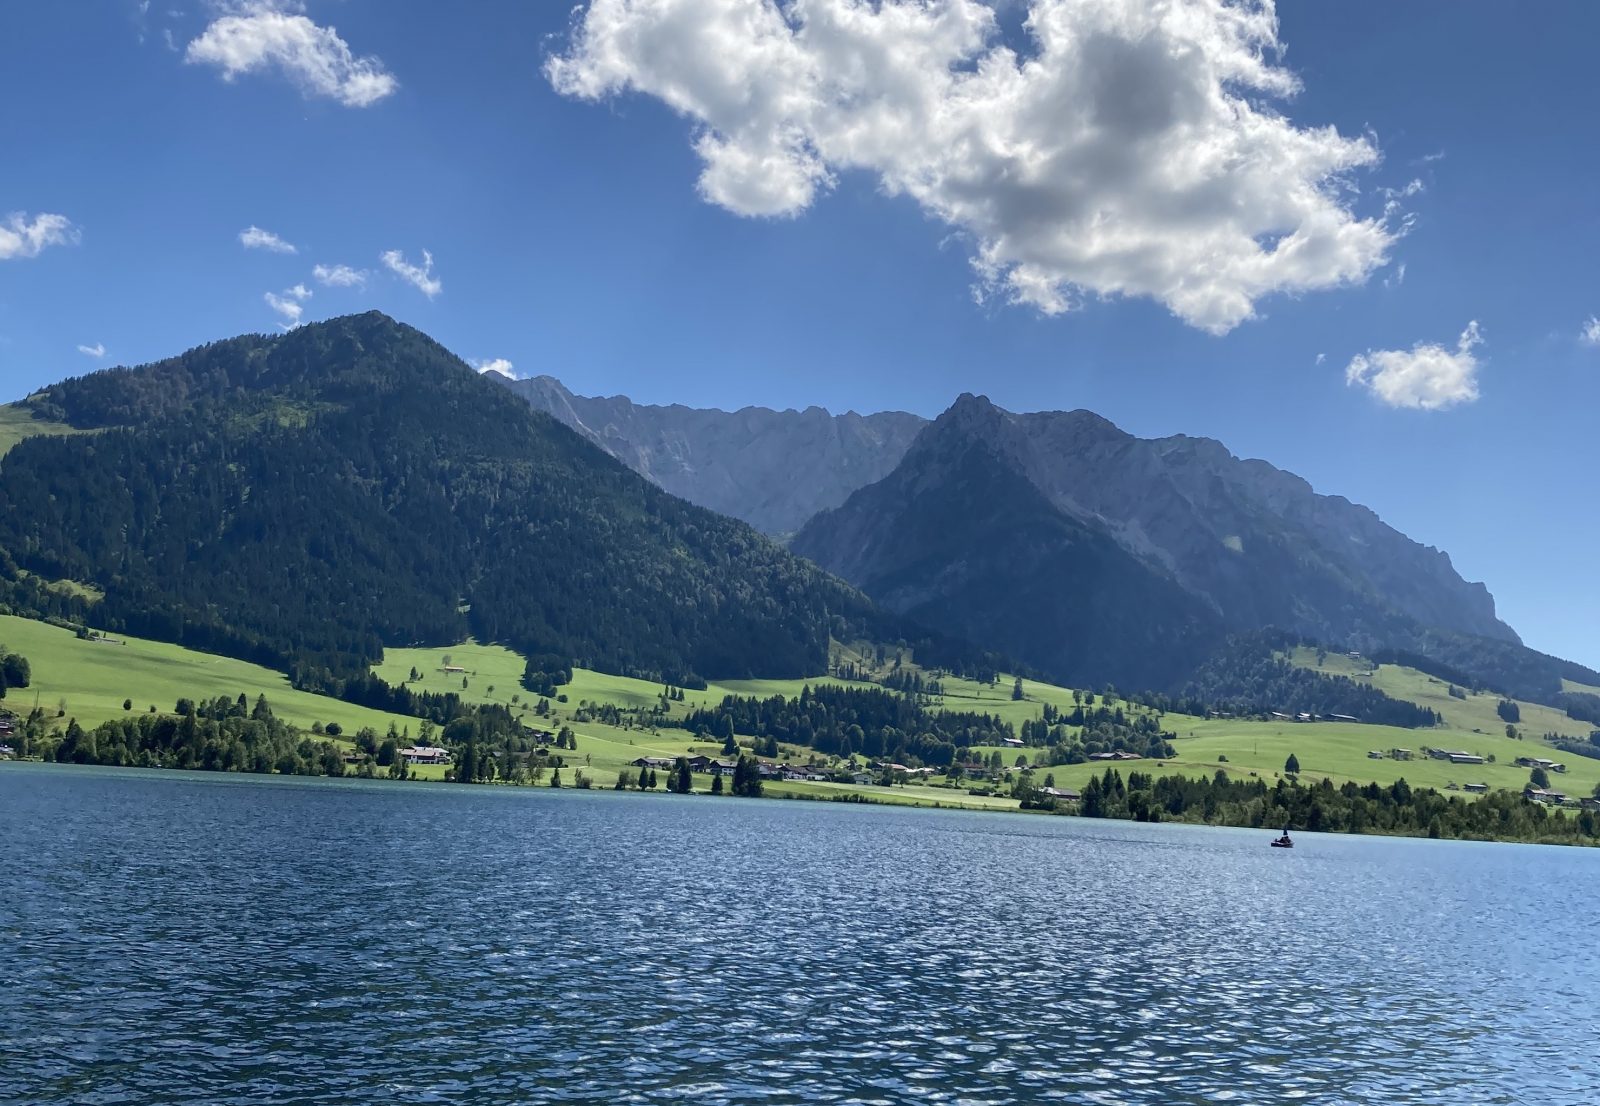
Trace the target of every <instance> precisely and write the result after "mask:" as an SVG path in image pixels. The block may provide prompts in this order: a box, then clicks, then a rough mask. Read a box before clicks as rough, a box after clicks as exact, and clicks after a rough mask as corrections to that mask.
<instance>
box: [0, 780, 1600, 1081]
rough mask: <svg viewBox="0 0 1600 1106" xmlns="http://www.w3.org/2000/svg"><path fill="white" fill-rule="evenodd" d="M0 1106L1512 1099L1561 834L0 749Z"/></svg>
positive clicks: (1566, 1077) (1586, 953) (1578, 1023)
mask: <svg viewBox="0 0 1600 1106" xmlns="http://www.w3.org/2000/svg"><path fill="white" fill-rule="evenodd" d="M0 835H3V839H4V840H5V842H6V846H7V847H6V848H5V849H4V850H0V888H5V889H6V890H5V892H4V894H3V895H0V969H3V971H0V1057H4V1062H3V1063H0V1101H4V1102H18V1103H30V1104H32V1103H55V1102H73V1103H92V1104H103V1106H143V1104H150V1103H182V1102H204V1103H229V1104H231V1103H266V1102H296V1103H302V1102H303V1103H341V1104H347V1103H386V1104H387V1103H490V1104H498V1103H534V1102H540V1103H542V1102H555V1103H600V1102H606V1103H611V1102H640V1103H664V1102H688V1103H708V1104H729V1106H733V1104H766V1106H780V1104H786V1103H802V1102H839V1103H860V1104H877V1103H882V1104H885V1106H889V1104H895V1106H898V1104H903V1103H930V1104H933V1103H950V1104H971V1106H1007V1104H1013V1103H1041V1102H1043V1103H1053V1102H1072V1103H1105V1104H1114V1106H1126V1104H1141V1103H1163V1104H1165V1103H1228V1104H1242V1103H1259V1102H1297V1103H1319V1104H1320V1103H1378V1102H1381V1103H1406V1104H1410V1103H1416V1104H1427V1103H1452V1104H1454V1103H1461V1102H1474V1103H1477V1102H1483V1103H1511V1102H1527V1101H1535V1100H1537V1101H1541V1102H1544V1103H1568V1102H1574V1103H1575V1102H1579V1101H1589V1100H1591V1099H1592V1094H1593V1092H1594V1090H1595V1089H1596V1088H1597V1087H1600V1063H1597V1061H1596V1049H1595V1047H1594V1042H1595V1040H1597V1039H1600V1014H1597V1011H1600V1004H1597V1003H1596V1002H1595V1001H1594V996H1595V995H1596V994H1600V962H1597V959H1596V957H1595V954H1594V953H1593V951H1592V949H1593V943H1592V941H1590V940H1588V939H1587V937H1588V934H1587V926H1586V923H1585V920H1584V915H1583V912H1581V911H1577V910H1572V909H1568V908H1566V907H1563V906H1555V905H1552V904H1551V903H1550V900H1549V899H1548V897H1547V896H1546V895H1545V894H1544V893H1543V892H1542V891H1539V890H1538V889H1540V888H1552V887H1558V888H1563V889H1565V891H1566V893H1568V894H1570V895H1574V896H1579V897H1581V896H1582V893H1583V892H1582V889H1583V888H1585V887H1592V886H1594V885H1595V882H1596V874H1597V872H1600V866H1597V865H1600V856H1597V855H1596V854H1594V853H1590V852H1583V853H1579V852H1571V851H1563V850H1555V849H1538V848H1525V847H1518V846H1488V845H1471V844H1453V843H1439V842H1417V841H1386V840H1381V839H1374V838H1324V837H1308V838H1307V840H1306V842H1305V847H1304V848H1303V849H1298V850H1296V851H1295V853H1293V854H1291V855H1288V856H1285V855H1283V854H1281V853H1278V852H1274V851H1272V850H1269V849H1267V848H1265V846H1264V843H1263V841H1262V839H1261V835H1260V834H1251V833H1244V832H1239V831H1220V830H1195V829H1186V828H1182V827H1167V826H1156V827H1149V826H1135V825H1106V824H1096V823H1089V822H1084V821H1079V820H1066V819H1046V818H1035V819H1024V818H1020V817H1014V816H1013V817H1007V816H989V815H973V814H955V813H949V812H935V811H895V810H887V809H871V808H869V809H861V808H850V809H840V808H838V807H835V806H832V805H827V804H790V803H749V802H743V801H737V800H721V801H717V800H711V799H705V798H695V799H683V798H679V797H668V796H640V795H625V796H614V795H610V794H595V793H580V792H573V791H567V792H551V791H539V792H531V791H523V792H509V791H483V790H472V789H454V788H445V787H401V786H389V785H381V784H358V783H338V782H332V781H294V780H276V779H268V780H246V779H237V778H224V777H216V776H187V775H181V774H177V773H149V774H147V773H132V772H110V771H98V770H68V769H59V768H42V767H32V766H17V765H12V766H7V767H6V769H5V771H3V772H0Z"/></svg>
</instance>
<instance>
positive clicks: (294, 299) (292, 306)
mask: <svg viewBox="0 0 1600 1106" xmlns="http://www.w3.org/2000/svg"><path fill="white" fill-rule="evenodd" d="M262 298H263V299H265V300H266V301H267V306H268V307H270V308H272V309H273V310H274V311H276V312H277V313H278V314H280V315H282V316H283V322H281V323H279V324H278V325H279V326H281V327H283V329H285V330H293V329H294V328H295V327H297V326H299V325H300V316H301V315H303V314H305V301H306V300H308V299H310V298H311V289H309V288H307V287H306V286H305V285H304V284H296V285H295V286H294V287H293V288H285V289H284V290H283V292H282V294H279V293H277V292H268V293H267V294H266V295H265V296H263V297H262Z"/></svg>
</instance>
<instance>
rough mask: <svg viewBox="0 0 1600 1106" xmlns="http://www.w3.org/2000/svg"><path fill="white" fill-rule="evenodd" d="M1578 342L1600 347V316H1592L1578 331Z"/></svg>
mask: <svg viewBox="0 0 1600 1106" xmlns="http://www.w3.org/2000/svg"><path fill="white" fill-rule="evenodd" d="M1578 341H1580V342H1582V343H1583V344H1584V345H1586V346H1600V316H1595V315H1590V316H1589V318H1588V319H1587V320H1585V321H1584V324H1583V329H1582V330H1580V331H1578Z"/></svg>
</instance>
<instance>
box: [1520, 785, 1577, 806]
mask: <svg viewBox="0 0 1600 1106" xmlns="http://www.w3.org/2000/svg"><path fill="white" fill-rule="evenodd" d="M1522 797H1523V798H1524V799H1528V800H1531V801H1532V802H1536V803H1545V804H1548V805H1549V806H1560V805H1561V804H1562V803H1564V802H1566V801H1567V797H1566V796H1565V795H1563V794H1562V793H1561V792H1559V791H1548V790H1546V789H1545V788H1542V787H1528V788H1526V789H1525V790H1524V791H1523V792H1522Z"/></svg>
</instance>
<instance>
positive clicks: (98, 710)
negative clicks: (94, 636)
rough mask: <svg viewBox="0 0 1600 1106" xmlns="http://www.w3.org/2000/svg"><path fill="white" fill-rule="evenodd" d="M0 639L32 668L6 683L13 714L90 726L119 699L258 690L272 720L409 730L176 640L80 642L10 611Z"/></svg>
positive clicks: (114, 710) (396, 718)
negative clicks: (16, 682)
mask: <svg viewBox="0 0 1600 1106" xmlns="http://www.w3.org/2000/svg"><path fill="white" fill-rule="evenodd" d="M0 644H3V645H5V647H6V648H7V649H8V650H10V651H11V652H15V653H21V654H22V655H23V656H25V657H27V658H28V663H29V665H30V667H31V668H32V670H33V682H32V684H31V685H30V686H29V687H26V688H12V689H11V691H10V693H9V694H8V696H7V698H6V700H5V705H6V706H7V707H8V708H10V709H11V710H13V711H15V712H17V713H19V714H26V713H27V712H28V711H29V710H31V709H32V708H33V706H34V703H35V702H37V703H38V705H39V706H40V707H42V708H44V709H45V710H46V711H47V712H49V713H51V714H54V713H56V712H57V711H58V710H60V711H65V715H64V717H67V718H76V719H77V720H78V723H79V724H80V725H82V726H86V727H92V726H97V725H99V724H100V723H101V722H104V721H106V720H107V719H111V718H121V717H124V716H125V715H126V714H127V713H128V712H126V711H124V710H123V709H122V702H123V700H124V699H131V700H132V701H133V706H132V710H133V711H135V712H137V711H148V710H149V709H150V708H151V707H152V706H154V707H155V708H156V709H157V710H158V711H169V712H170V711H171V710H172V708H173V705H174V704H175V703H176V702H177V701H178V700H179V699H213V698H215V697H217V696H218V695H226V696H228V697H229V698H234V697H236V696H238V695H239V694H240V693H243V694H244V695H246V696H248V697H249V698H250V699H251V701H254V700H255V697H256V696H257V695H265V696H266V697H267V702H269V703H271V704H272V709H273V711H274V713H276V714H277V715H278V716H279V717H280V718H283V719H284V720H285V721H288V722H290V723H293V724H294V725H297V726H302V727H306V728H310V726H311V725H312V723H314V722H322V723H324V724H326V723H328V722H337V723H339V725H340V726H342V727H344V730H345V733H346V734H351V733H354V732H355V731H356V730H358V729H360V728H361V727H362V726H372V727H373V728H375V729H377V730H378V731H379V732H380V733H381V732H384V731H386V730H387V729H388V728H389V723H391V722H393V723H395V725H397V726H399V727H401V728H402V729H404V728H406V727H410V729H411V732H412V733H413V734H415V733H416V731H417V726H418V722H417V720H416V719H415V718H408V717H406V716H404V715H398V714H388V713H385V712H383V711H376V710H368V709H367V708H366V707H358V706H354V705H352V704H350V703H342V702H340V701H339V700H337V699H331V698H329V697H327V696H325V695H313V694H311V693H309V692H304V691H296V690H295V689H294V688H292V687H290V686H289V680H288V677H286V676H285V675H283V673H281V672H274V671H273V670H272V669H270V668H262V667H261V666H260V665H255V664H249V663H247V662H245V661H236V660H232V659H229V658H227V657H218V656H213V655H212V654H209V653H199V652H196V651H194V650H192V649H185V648H183V647H182V646H178V645H167V644H164V643H162V642H157V641H146V640H144V639H143V638H123V637H118V638H115V639H105V640H98V641H91V640H85V639H82V638H79V637H77V636H76V635H74V634H73V633H72V631H70V630H63V629H61V628H60V627H57V626H51V625H48V624H46V623H43V622H35V621H33V620H32V619H27V618H18V617H16V616H14V615H0Z"/></svg>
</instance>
